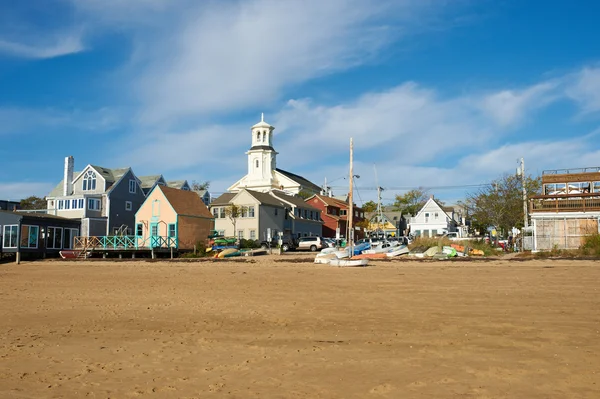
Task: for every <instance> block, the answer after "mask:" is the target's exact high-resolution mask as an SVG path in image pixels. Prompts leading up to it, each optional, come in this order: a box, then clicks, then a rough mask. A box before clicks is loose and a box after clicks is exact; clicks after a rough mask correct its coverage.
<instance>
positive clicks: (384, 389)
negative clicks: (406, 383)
mask: <svg viewBox="0 0 600 399" xmlns="http://www.w3.org/2000/svg"><path fill="white" fill-rule="evenodd" d="M394 389H396V388H395V387H394V386H393V385H392V384H381V385H377V386H376V387H373V388H371V390H370V391H369V393H372V394H376V395H384V394H386V393H390V392H392V391H393V390H394Z"/></svg>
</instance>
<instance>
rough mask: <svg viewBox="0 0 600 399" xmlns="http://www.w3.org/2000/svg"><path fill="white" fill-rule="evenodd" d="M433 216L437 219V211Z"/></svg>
mask: <svg viewBox="0 0 600 399" xmlns="http://www.w3.org/2000/svg"><path fill="white" fill-rule="evenodd" d="M433 218H434V219H436V220H437V218H438V213H437V212H436V213H434V214H433Z"/></svg>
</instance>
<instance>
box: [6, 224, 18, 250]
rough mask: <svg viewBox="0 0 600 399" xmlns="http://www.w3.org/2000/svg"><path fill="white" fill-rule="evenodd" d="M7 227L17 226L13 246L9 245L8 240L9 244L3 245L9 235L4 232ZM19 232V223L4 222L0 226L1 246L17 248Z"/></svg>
mask: <svg viewBox="0 0 600 399" xmlns="http://www.w3.org/2000/svg"><path fill="white" fill-rule="evenodd" d="M7 227H16V228H17V237H16V240H15V246H14V247H12V246H10V242H9V243H8V244H9V246H6V245H4V243H5V240H6V238H7V237H10V236H7V234H6V228H7ZM20 233H21V232H20V231H19V225H18V224H5V225H4V226H2V248H11V249H12V248H18V246H19V240H20V237H19V236H20V235H21V234H20Z"/></svg>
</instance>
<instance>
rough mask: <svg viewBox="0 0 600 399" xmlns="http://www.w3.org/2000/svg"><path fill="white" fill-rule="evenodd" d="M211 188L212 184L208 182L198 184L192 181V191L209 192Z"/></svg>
mask: <svg viewBox="0 0 600 399" xmlns="http://www.w3.org/2000/svg"><path fill="white" fill-rule="evenodd" d="M209 187H210V182H209V181H208V180H207V181H205V182H203V183H200V182H197V181H196V180H192V191H202V190H208V188H209Z"/></svg>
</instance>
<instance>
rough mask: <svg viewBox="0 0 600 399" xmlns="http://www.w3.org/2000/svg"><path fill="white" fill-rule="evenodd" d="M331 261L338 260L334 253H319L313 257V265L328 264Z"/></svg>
mask: <svg viewBox="0 0 600 399" xmlns="http://www.w3.org/2000/svg"><path fill="white" fill-rule="evenodd" d="M333 259H338V257H337V256H336V254H335V253H325V254H322V253H320V254H317V256H315V263H322V264H328V263H329V262H331V260H333Z"/></svg>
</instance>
